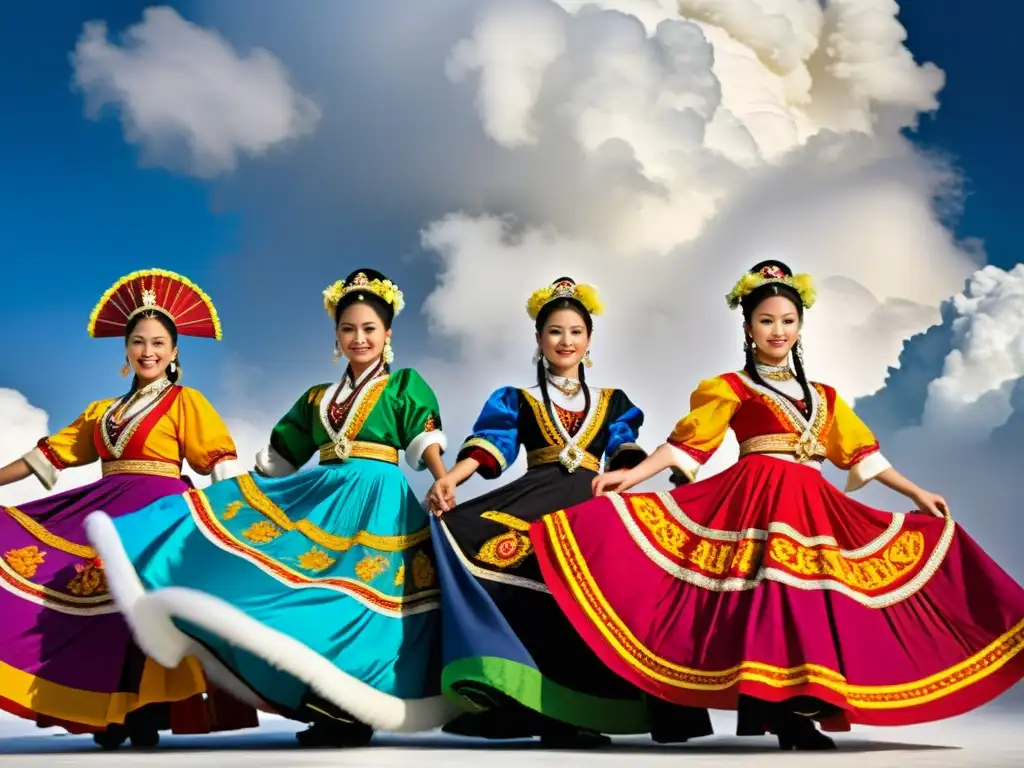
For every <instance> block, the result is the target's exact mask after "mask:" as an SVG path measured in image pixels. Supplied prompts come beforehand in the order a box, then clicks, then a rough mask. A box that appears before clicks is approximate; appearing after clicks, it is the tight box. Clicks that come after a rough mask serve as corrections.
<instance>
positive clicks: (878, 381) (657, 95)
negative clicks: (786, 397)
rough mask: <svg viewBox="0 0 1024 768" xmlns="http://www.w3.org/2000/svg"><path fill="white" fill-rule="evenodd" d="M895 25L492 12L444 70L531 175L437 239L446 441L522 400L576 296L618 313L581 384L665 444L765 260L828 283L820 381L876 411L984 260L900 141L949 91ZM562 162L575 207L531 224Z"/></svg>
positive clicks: (535, 2)
mask: <svg viewBox="0 0 1024 768" xmlns="http://www.w3.org/2000/svg"><path fill="white" fill-rule="evenodd" d="M634 10H635V11H636V15H633V13H631V11H634ZM560 11H564V12H560ZM895 11H896V6H895V5H893V4H886V3H881V4H880V3H876V2H868V1H867V0H864V1H862V2H844V3H834V4H829V6H828V8H827V9H826V10H823V9H822V8H821V7H820V5H819V4H818V3H817V2H815V1H814V0H807V1H806V2H804V1H802V0H774V1H773V2H758V3H755V2H750V0H736V2H721V3H707V2H699V1H698V0H689V1H688V0H680V2H679V3H678V4H676V3H668V2H658V1H657V0H651V1H650V2H647V3H633V2H615V1H614V0H604V1H603V2H596V3H583V2H579V3H576V2H568V1H567V0H561V2H558V3H557V4H556V3H554V2H550V1H549V0H530V1H529V2H516V3H509V2H490V3H484V4H482V5H481V6H480V7H478V8H477V11H476V12H477V16H476V17H475V24H474V26H473V27H472V31H471V33H470V34H469V36H468V37H466V38H464V39H463V40H461V41H459V42H457V43H456V44H455V45H454V46H453V48H452V51H453V54H452V55H453V56H454V57H455V58H456V59H458V60H459V61H466V60H469V59H470V58H471V61H472V67H468V66H467V67H463V68H461V69H459V70H458V72H457V74H458V77H457V78H453V79H454V82H453V86H454V87H458V88H465V87H467V78H469V83H471V84H472V85H473V86H474V98H475V107H476V109H477V110H478V111H479V115H480V124H481V127H482V128H483V130H484V131H485V133H486V134H487V136H489V138H490V140H491V141H492V142H493V143H494V144H496V145H498V146H499V147H503V148H505V149H506V151H508V152H513V153H518V156H519V158H520V160H521V162H522V163H523V164H526V165H528V167H529V168H530V171H531V172H530V175H529V177H527V179H526V181H514V182H510V185H515V186H513V187H512V188H511V189H506V190H505V193H506V194H505V198H506V200H505V202H504V204H503V206H502V208H503V209H497V210H495V211H494V212H491V213H470V212H463V211H455V212H452V213H451V214H449V215H448V216H445V217H443V218H441V219H438V220H436V221H433V222H432V223H431V224H430V225H428V226H427V227H426V228H425V229H424V231H423V245H424V246H425V248H426V249H427V250H429V251H432V252H434V253H435V254H437V256H439V258H440V269H439V274H438V284H437V287H436V289H435V290H434V292H433V293H432V294H431V296H430V297H429V298H428V300H427V302H426V305H425V312H426V315H427V318H428V322H429V324H430V328H431V331H432V333H434V334H435V335H436V336H437V337H439V338H443V339H446V340H447V341H449V342H451V344H450V346H449V347H448V348H449V349H451V348H452V347H454V348H455V349H457V350H458V352H457V355H456V356H457V359H456V361H455V365H454V366H453V365H452V364H451V360H444V361H436V362H434V363H430V362H428V363H426V365H427V366H428V369H429V370H431V373H432V381H434V382H435V384H436V386H437V387H438V389H439V391H440V392H441V393H442V402H443V403H445V404H447V403H452V404H453V405H452V406H451V407H449V408H448V412H449V413H453V414H454V418H453V419H449V421H450V422H452V421H454V422H456V423H457V424H458V427H459V428H460V429H465V428H468V425H469V422H470V421H471V419H472V416H473V415H475V414H470V413H465V411H466V409H465V407H463V406H462V404H464V403H467V402H474V401H480V400H481V398H482V395H484V394H486V393H485V392H481V379H482V378H483V377H486V379H487V381H488V383H493V384H494V385H497V384H500V383H529V380H530V378H531V368H530V365H529V359H530V355H531V353H532V349H533V339H532V335H533V334H532V328H530V323H529V320H528V318H527V317H526V315H525V312H524V301H525V299H526V297H527V296H528V295H529V293H530V292H531V291H532V290H533V289H535V288H537V287H539V286H540V285H541V284H542V283H544V282H546V281H549V280H551V279H553V278H555V277H558V276H560V275H562V274H568V275H571V276H573V277H575V278H576V279H577V280H579V281H581V282H588V283H594V284H596V285H597V286H598V287H599V288H600V289H602V293H603V296H604V298H605V300H606V302H605V303H606V309H607V315H606V317H604V318H599V319H598V320H597V327H596V331H595V341H594V344H595V349H594V357H595V360H596V365H595V367H594V368H593V369H592V372H591V374H590V375H591V376H592V378H593V380H594V381H596V382H599V383H602V384H606V385H613V386H620V387H623V388H625V389H626V390H627V391H628V392H629V394H630V395H631V396H632V397H633V398H634V399H635V400H636V401H637V402H638V403H640V404H641V405H642V406H643V407H644V409H645V410H646V411H647V413H648V414H649V418H648V426H647V427H646V428H645V435H644V437H645V440H644V441H645V442H646V443H647V444H649V445H651V446H653V445H654V444H656V443H657V442H658V441H660V440H661V439H662V438H663V437H664V435H665V434H667V432H668V429H669V428H670V426H671V424H672V422H673V421H674V420H675V419H676V418H678V417H679V416H680V415H682V414H683V413H684V412H685V411H686V409H687V402H688V395H689V392H690V390H691V389H692V387H693V386H694V385H695V383H696V382H697V381H698V380H699V379H701V378H704V377H706V376H709V375H713V374H715V373H719V372H722V371H725V370H733V369H735V368H736V367H738V366H739V365H741V363H742V356H741V354H742V353H741V341H742V335H741V330H740V318H739V316H738V314H736V313H732V314H730V313H729V311H728V310H727V308H726V306H725V302H724V295H725V294H726V293H727V292H728V290H729V289H730V287H731V286H732V284H733V282H734V281H735V280H736V279H737V278H738V277H739V276H740V275H741V274H742V272H743V271H744V269H745V268H747V267H749V266H751V265H752V264H754V263H755V262H757V261H759V260H761V259H763V258H768V257H773V256H774V257H779V258H782V259H783V260H784V261H786V262H787V263H789V264H790V265H791V266H792V267H793V268H794V269H795V270H797V271H806V272H810V273H811V274H812V275H813V276H814V277H815V278H817V280H818V283H819V294H820V295H819V303H818V305H817V306H815V307H814V308H813V309H811V310H810V311H809V312H808V315H807V327H806V330H805V348H806V352H807V362H808V369H809V372H810V373H811V375H812V376H814V377H815V378H818V379H819V380H822V381H826V382H828V383H831V384H833V385H835V386H836V387H837V388H838V389H839V390H840V391H841V392H842V393H843V395H844V396H846V397H847V398H849V399H854V398H856V397H858V396H862V395H867V394H870V393H872V392H874V391H876V390H878V389H879V388H880V387H881V386H882V385H883V383H884V380H885V376H886V371H887V369H888V368H889V367H890V366H895V365H897V364H898V360H899V354H900V350H901V348H902V345H903V342H904V340H905V339H907V338H908V337H910V336H911V335H913V334H915V333H917V332H920V331H922V330H924V329H926V328H928V327H929V326H930V325H933V324H935V323H937V322H939V321H940V315H939V309H938V307H939V305H940V303H941V302H942V301H943V300H945V299H947V298H948V297H949V296H951V295H952V294H954V293H956V292H957V291H958V290H960V288H961V287H962V285H963V281H964V279H965V278H966V277H968V276H969V275H970V274H971V272H972V271H973V270H974V269H976V268H977V267H978V265H979V261H980V260H981V259H980V258H979V255H978V253H977V249H976V247H973V246H972V245H971V244H963V243H960V242H957V241H956V239H955V238H954V237H953V236H952V235H951V233H950V232H949V231H948V230H947V229H946V227H945V226H944V225H943V222H942V220H941V219H940V216H939V214H938V212H937V211H936V206H935V200H936V199H937V198H939V199H943V200H944V201H945V204H947V205H950V206H953V207H955V206H956V205H957V202H958V201H957V196H956V192H957V190H956V178H955V176H954V175H953V174H952V172H950V171H949V170H948V169H947V168H945V167H944V166H943V165H942V164H941V163H940V162H938V161H937V160H935V159H934V158H931V157H927V156H925V155H923V154H921V153H920V152H918V151H917V150H915V149H914V148H913V147H912V145H911V144H909V143H908V142H907V141H906V140H905V139H904V138H903V136H902V135H901V133H900V129H901V128H903V127H906V126H909V125H912V124H913V123H914V121H915V120H916V119H917V116H918V114H919V112H920V111H921V110H930V109H934V108H935V107H936V106H937V92H938V90H939V89H940V88H941V86H942V83H943V75H942V73H941V71H939V70H938V69H937V68H936V67H935V66H934V65H917V64H915V63H914V62H913V58H912V56H911V54H910V53H909V52H908V51H907V50H906V49H905V48H903V47H902V40H903V38H904V36H905V35H904V32H903V29H902V27H901V26H900V25H899V23H898V21H897V19H896V18H895ZM506 29H507V30H512V29H514V30H516V34H514V35H513V34H511V33H510V34H507V35H503V34H500V31H501V30H506ZM531 31H532V32H536V35H537V36H538V37H539V38H540V39H543V40H544V41H545V43H544V45H543V46H541V49H542V50H540V51H533V50H532V49H531V45H532V41H533V40H534V39H535V38H534V35H533V34H531ZM467 51H472V57H469V56H468V54H467V53H466V52H467ZM450 62H451V58H450V59H449V64H450ZM448 74H449V76H452V75H453V74H455V73H453V72H452V71H451V66H449V72H448ZM883 75H884V76H883ZM504 94H508V95H509V96H510V98H508V99H503V98H502V97H503V95H504ZM531 94H532V95H533V98H532V99H530V98H528V97H529V96H530V95H531ZM524 147H526V148H525V149H524ZM553 147H560V148H562V149H563V152H564V153H566V154H574V155H575V161H574V163H573V166H572V167H571V170H569V174H570V175H574V178H575V183H576V184H577V185H578V187H577V188H578V189H579V191H580V193H579V194H578V195H576V196H572V195H566V196H562V197H558V198H545V205H544V208H543V212H542V214H538V212H537V210H536V208H535V207H534V205H533V203H532V201H535V200H536V198H537V196H544V195H545V190H546V189H550V188H552V187H558V188H561V189H563V190H564V189H565V188H566V186H567V182H566V175H567V168H569V166H568V165H567V164H559V163H555V164H545V163H543V162H540V161H539V158H549V157H551V156H552V154H549V152H552V153H553V150H552V148H553ZM535 161H536V162H535ZM570 183H571V182H570ZM482 361H486V362H485V363H484V362H482ZM471 369H473V370H476V369H483V370H484V374H483V376H479V375H474V376H471V377H469V376H466V375H465V373H464V372H465V371H467V370H471ZM453 374H454V375H453ZM454 404H459V407H455V405H454ZM733 451H734V446H731V445H730V446H727V447H726V448H725V449H724V450H723V452H722V455H721V456H720V457H719V458H718V459H716V462H715V466H721V465H723V464H724V463H726V462H728V461H730V460H731V459H732V458H734V456H735V453H734V452H733ZM713 469H714V466H713V467H712V470H713Z"/></svg>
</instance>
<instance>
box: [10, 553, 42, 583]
mask: <svg viewBox="0 0 1024 768" xmlns="http://www.w3.org/2000/svg"><path fill="white" fill-rule="evenodd" d="M4 560H6V561H7V563H8V564H9V565H10V566H11V568H13V569H14V572H15V573H17V574H18V575H19V576H21V577H22V578H25V579H31V578H32V577H33V576H35V575H36V568H38V567H39V566H40V565H42V564H43V563H44V562H45V561H46V552H41V551H39V547H37V546H29V547H22V548H21V549H9V550H7V551H6V552H4Z"/></svg>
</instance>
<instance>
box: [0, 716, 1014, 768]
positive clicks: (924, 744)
mask: <svg viewBox="0 0 1024 768" xmlns="http://www.w3.org/2000/svg"><path fill="white" fill-rule="evenodd" d="M297 727H298V726H297V725H296V724H294V723H290V722H287V721H284V720H281V719H278V718H272V717H268V718H266V719H265V720H264V721H263V725H262V727H261V728H259V729H258V730H251V731H238V732H235V733H230V734H223V735H213V736H202V737H195V736H190V737H177V736H165V737H164V739H163V741H162V742H161V744H160V746H159V747H158V748H157V749H155V750H153V751H149V752H139V751H136V750H132V749H128V748H125V749H122V750H120V751H118V752H102V751H100V750H99V749H98V748H97V747H95V746H94V745H93V743H92V739H91V738H89V737H81V736H68V735H66V734H62V733H61V732H59V731H56V730H46V731H40V730H38V729H36V728H35V727H34V726H31V725H30V724H28V723H25V722H24V721H20V720H16V719H14V718H11V717H8V716H5V715H0V764H2V765H3V767H4V768H8V767H9V766H12V767H13V766H22V765H25V766H32V765H39V766H41V765H43V764H44V763H45V764H47V765H55V766H56V765H60V766H64V765H86V764H88V765H94V766H100V765H102V764H104V763H113V764H117V765H137V766H146V768H149V766H170V765H184V764H185V763H186V761H187V763H188V765H189V768H192V767H193V766H224V767H225V768H227V767H229V766H242V765H244V766H248V767H249V768H261V767H263V766H267V767H269V766H273V767H274V768H290V766H335V765H344V766H346V767H347V768H364V767H366V768H369V767H370V766H401V767H402V768H416V767H418V766H423V768H432V767H436V768H462V767H463V766H464V767H465V768H470V767H471V766H472V767H473V768H476V766H480V765H482V764H483V763H485V762H486V765H487V768H505V767H506V766H508V767H509V768H512V767H513V766H514V767H515V768H522V764H523V761H524V759H525V760H528V761H529V763H530V765H531V766H536V767H537V768H546V767H547V766H553V767H557V768H570V767H571V766H584V765H586V766H609V767H611V766H620V765H635V766H637V768H640V767H641V766H642V767H643V768H648V766H650V767H651V768H655V767H656V766H669V765H679V764H680V763H681V762H683V763H686V762H689V763H691V764H696V763H698V762H699V764H700V766H701V767H702V768H703V766H737V767H741V766H766V765H768V766H770V765H782V764H783V763H784V762H786V763H788V761H797V762H796V763H795V764H797V765H799V764H804V765H808V766H810V765H814V766H815V768H818V767H819V766H822V765H826V764H827V765H828V766H830V767H831V766H837V768H842V766H860V768H864V766H865V765H866V764H867V763H869V762H870V764H871V768H888V767H889V766H892V767H893V768H896V766H899V768H905V767H906V766H930V767H932V768H953V767H954V766H956V767H958V768H959V766H964V768H967V767H968V766H969V767H970V768H981V767H982V766H1000V767H1002V766H1005V767H1006V768H1024V709H1020V708H1016V707H1014V708H1009V707H1006V706H1004V707H990V708H988V709H985V710H981V711H979V712H977V713H974V714H972V715H968V716H965V717H962V718H958V719H956V720H949V721H946V722H942V723H934V724H929V725H923V726H916V727H913V728H896V729H893V728H886V729H882V728H858V729H856V730H854V731H853V732H852V733H849V734H840V735H839V736H838V739H837V740H838V741H839V746H840V751H839V752H838V753H826V754H824V755H823V754H821V753H804V754H794V753H792V752H790V753H782V752H779V751H778V750H777V749H776V748H775V741H774V740H773V739H769V738H758V739H750V738H745V739H739V738H737V737H734V736H729V735H722V736H714V737H711V738H708V739H702V740H700V741H696V742H693V743H692V744H685V745H680V746H677V747H664V746H660V745H656V744H652V743H651V742H649V741H647V740H645V739H617V740H616V742H615V744H614V745H613V746H612V747H610V748H608V749H604V750H600V751H591V752H555V751H549V750H542V749H540V748H539V747H538V746H537V745H536V744H535V743H533V742H529V741H526V742H497V743H496V742H483V741H476V740H469V739H459V738H455V737H450V736H444V735H442V734H439V733H437V734H435V733H428V734H422V735H404V736H392V735H387V734H381V735H378V736H377V737H376V738H375V739H374V742H373V744H372V745H371V746H369V747H367V748H364V749H358V750H305V749H300V748H298V747H297V745H296V743H295V741H294V738H293V736H292V734H293V733H294V732H295V730H296V729H297ZM733 727H734V720H733V718H732V717H731V716H730V715H728V714H724V713H723V714H721V715H718V714H717V713H716V717H715V728H716V730H717V731H718V732H720V733H722V734H730V733H731V732H732V729H733ZM791 764H792V763H791Z"/></svg>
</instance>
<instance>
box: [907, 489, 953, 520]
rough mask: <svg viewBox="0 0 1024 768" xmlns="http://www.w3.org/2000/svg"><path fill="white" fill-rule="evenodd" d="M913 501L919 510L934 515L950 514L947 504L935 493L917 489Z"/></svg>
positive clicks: (944, 515)
mask: <svg viewBox="0 0 1024 768" xmlns="http://www.w3.org/2000/svg"><path fill="white" fill-rule="evenodd" d="M914 503H915V504H917V508H918V509H919V510H921V511H922V512H927V513H928V514H930V515H935V517H941V518H947V517H949V516H950V515H949V505H948V504H947V503H946V500H945V499H944V498H942V497H941V496H939V495H938V494H937V493H931V492H930V491H924V490H922V491H918V492H917V493H915V494H914Z"/></svg>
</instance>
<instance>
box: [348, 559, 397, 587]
mask: <svg viewBox="0 0 1024 768" xmlns="http://www.w3.org/2000/svg"><path fill="white" fill-rule="evenodd" d="M390 567H391V564H390V563H388V559H387V558H386V557H384V555H368V556H366V557H364V558H363V559H362V560H360V561H359V562H358V563H356V567H355V572H356V576H358V577H359V578H360V579H362V580H363V581H365V582H371V581H373V580H374V579H375V578H377V577H378V576H380V575H381V574H382V573H384V571H386V570H387V569H388V568H390Z"/></svg>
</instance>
